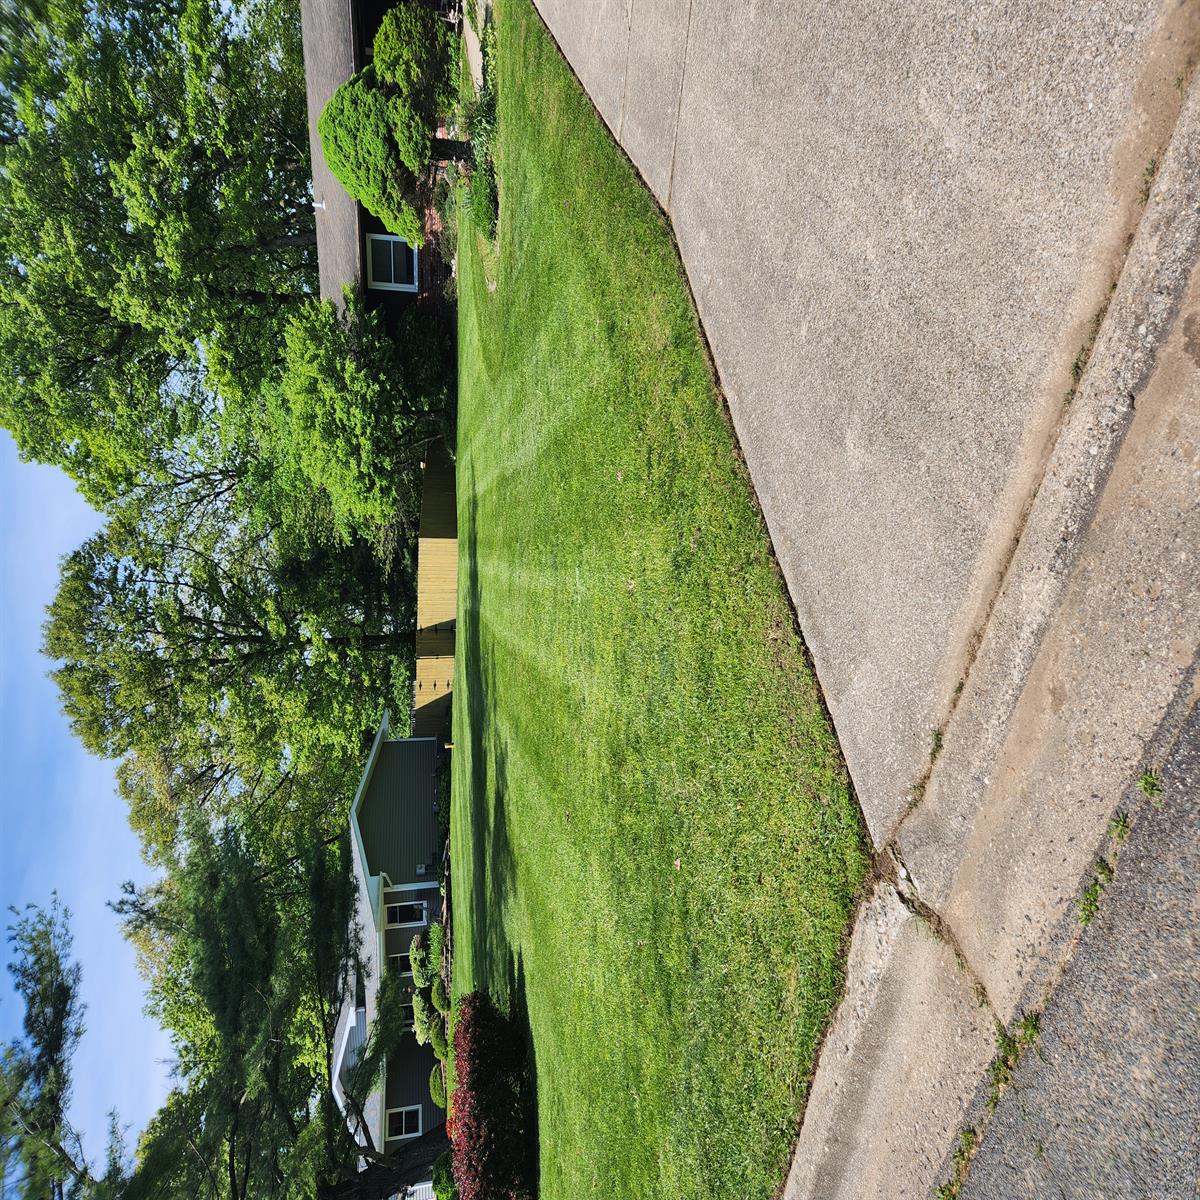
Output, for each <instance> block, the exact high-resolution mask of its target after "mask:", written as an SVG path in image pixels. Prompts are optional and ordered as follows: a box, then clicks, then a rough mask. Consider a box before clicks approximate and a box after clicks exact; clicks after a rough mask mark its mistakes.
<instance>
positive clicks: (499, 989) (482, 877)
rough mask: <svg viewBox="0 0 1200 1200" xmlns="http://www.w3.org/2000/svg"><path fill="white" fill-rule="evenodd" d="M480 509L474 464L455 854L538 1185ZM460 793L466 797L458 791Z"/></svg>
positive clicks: (532, 1055) (467, 530)
mask: <svg viewBox="0 0 1200 1200" xmlns="http://www.w3.org/2000/svg"><path fill="white" fill-rule="evenodd" d="M477 512H478V502H477V500H476V495H475V475H474V469H473V468H472V470H471V477H470V486H469V487H468V488H467V490H466V504H465V511H464V512H463V513H462V514H460V515H461V516H463V517H465V520H460V525H459V542H458V546H459V555H460V556H461V561H462V563H463V566H464V571H463V594H462V596H461V604H460V606H459V613H460V618H459V626H458V633H459V637H460V645H461V646H462V651H463V653H462V658H461V662H462V671H463V679H462V681H461V682H460V684H459V699H458V703H459V704H463V703H464V702H465V705H466V712H467V744H468V747H469V750H468V753H469V755H470V777H469V780H468V783H467V788H466V796H465V799H466V801H467V803H468V805H469V811H470V817H469V820H468V822H467V828H469V829H470V832H471V845H470V847H469V854H467V855H463V854H460V856H459V861H460V863H464V864H465V865H466V866H467V868H468V869H469V871H470V879H471V902H470V905H469V915H468V918H467V919H468V920H469V922H470V927H469V931H468V932H469V939H470V943H471V952H472V960H473V962H474V963H475V975H476V978H475V986H476V987H485V988H486V989H487V991H488V993H489V994H490V995H491V997H492V1000H493V1002H494V1003H495V1005H496V1007H497V1008H498V1009H499V1010H500V1011H501V1012H504V1013H505V1014H506V1015H507V1018H508V1021H509V1023H510V1025H511V1028H512V1032H513V1036H514V1039H516V1040H517V1041H518V1042H519V1043H520V1054H521V1057H522V1058H523V1060H524V1067H525V1069H524V1071H523V1075H524V1081H523V1089H522V1096H521V1102H520V1104H519V1105H518V1109H519V1111H518V1112H517V1113H515V1114H514V1120H515V1123H516V1126H517V1128H515V1129H514V1130H513V1134H514V1135H515V1136H519V1137H520V1138H521V1140H522V1141H523V1142H524V1143H525V1144H526V1148H527V1152H528V1156H529V1163H530V1171H531V1174H530V1179H531V1180H532V1181H533V1183H534V1186H535V1189H536V1181H537V1179H538V1178H539V1166H540V1164H539V1139H538V1120H537V1113H538V1104H537V1061H536V1049H535V1046H534V1040H533V1030H532V1026H531V1024H530V1020H529V1009H528V1004H527V1002H526V995H525V967H524V962H523V960H522V958H521V956H520V954H519V953H518V952H517V951H516V950H515V949H514V948H513V946H512V945H511V943H510V942H509V940H508V937H507V934H506V932H505V927H504V913H505V909H506V907H507V906H508V905H509V904H510V903H511V902H512V900H513V899H514V897H515V894H516V861H515V858H514V855H513V848H512V842H511V840H510V838H509V827H508V748H507V743H506V741H505V739H504V738H503V736H502V735H501V734H500V732H499V730H498V729H497V728H496V727H495V725H494V724H493V723H492V721H491V714H492V712H493V711H494V707H493V706H494V702H495V697H494V686H495V684H494V681H495V669H494V662H493V658H492V654H491V650H490V647H488V648H485V646H484V639H483V630H482V619H481V607H480V604H481V599H482V582H481V580H480V576H479V563H478V528H477V524H476V518H477ZM459 795H460V796H463V791H461V790H460V792H459ZM460 894H461V889H460Z"/></svg>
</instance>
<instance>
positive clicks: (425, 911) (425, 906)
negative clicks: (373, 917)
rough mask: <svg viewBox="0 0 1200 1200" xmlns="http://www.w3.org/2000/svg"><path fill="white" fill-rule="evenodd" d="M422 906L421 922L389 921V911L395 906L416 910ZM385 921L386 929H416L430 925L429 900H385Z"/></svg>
mask: <svg viewBox="0 0 1200 1200" xmlns="http://www.w3.org/2000/svg"><path fill="white" fill-rule="evenodd" d="M417 905H420V906H421V919H420V920H419V921H389V920H388V911H387V910H388V909H389V908H392V907H393V906H395V907H397V908H399V907H401V906H403V907H405V908H415V907H416V906H417ZM383 919H384V926H383V927H384V929H416V928H418V927H419V926H422V925H428V924H429V901H428V900H384V902H383Z"/></svg>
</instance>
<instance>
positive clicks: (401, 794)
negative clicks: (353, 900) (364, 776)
mask: <svg viewBox="0 0 1200 1200" xmlns="http://www.w3.org/2000/svg"><path fill="white" fill-rule="evenodd" d="M437 753H438V751H437V741H436V740H435V739H433V738H428V739H425V738H406V739H402V740H399V741H394V742H384V743H383V745H382V746H380V748H379V757H378V758H377V759H376V762H375V769H374V771H372V773H371V779H370V782H369V783H368V784H367V791H366V794H365V795H364V796H363V801H362V805H361V806H360V808H359V810H358V827H359V831H360V832H361V834H362V841H363V850H364V851H365V853H366V856H367V869H368V870H369V871H370V873H371V874H372V875H379V874H381V873H386V874H387V876H388V878H389V879H390V880H391V881H392V883H419V882H424V881H425V880H426V879H429V878H430V877H431V876H432V879H433V881H434V883H435V886H436V879H437V876H436V873H435V872H436V861H437V840H438V828H437V813H436V812H435V810H434V805H435V804H436V802H437ZM421 863H423V864H425V865H426V866H427V867H428V868H429V872H430V874H429V875H426V876H420V875H418V874H417V866H418V864H421Z"/></svg>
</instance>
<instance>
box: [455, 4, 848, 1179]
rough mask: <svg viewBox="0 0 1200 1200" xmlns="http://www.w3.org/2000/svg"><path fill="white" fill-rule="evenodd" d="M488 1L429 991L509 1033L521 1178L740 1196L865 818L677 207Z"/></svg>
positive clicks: (772, 1132) (779, 1152) (778, 1131)
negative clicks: (492, 185) (491, 62)
mask: <svg viewBox="0 0 1200 1200" xmlns="http://www.w3.org/2000/svg"><path fill="white" fill-rule="evenodd" d="M497 21H498V23H497V31H498V32H497V64H496V69H497V83H498V94H499V131H498V139H497V143H496V160H497V169H498V177H499V184H500V196H501V215H500V223H499V233H498V245H497V246H496V247H491V246H484V245H482V244H481V239H480V238H479V237H478V235H477V234H476V233H475V232H474V231H473V230H471V229H470V228H469V225H467V224H465V223H464V226H463V228H462V230H461V233H460V240H459V246H460V251H459V374H460V384H459V386H460V396H459V445H458V494H459V538H460V542H459V544H460V583H459V628H458V662H457V664H456V689H457V690H456V704H455V713H454V721H455V736H454V743H455V747H456V749H455V755H456V762H455V771H454V799H453V816H452V854H453V859H454V862H453V870H454V879H455V887H456V908H455V926H456V927H455V946H456V956H455V980H454V985H455V991H456V994H459V995H461V994H463V993H465V992H468V991H470V990H472V989H474V988H476V987H486V988H487V989H488V990H489V991H491V993H492V994H493V996H495V997H496V999H497V1001H498V1002H499V1003H500V1004H501V1005H502V1006H504V1007H507V1008H508V1009H509V1010H510V1012H512V1013H514V1014H515V1015H517V1016H518V1017H519V1018H520V1020H521V1021H522V1022H523V1023H525V1025H526V1027H527V1029H528V1032H529V1036H530V1046H531V1056H532V1067H533V1071H534V1077H535V1081H536V1088H537V1105H538V1122H539V1142H540V1146H539V1149H540V1175H541V1189H540V1190H541V1195H542V1196H543V1197H545V1198H546V1200H552V1198H557V1197H564V1198H566V1197H570V1198H572V1200H575V1198H577V1197H582V1196H588V1195H603V1196H610V1195H617V1194H619V1195H623V1196H631V1197H632V1196H644V1197H659V1196H661V1197H664V1198H665V1197H668V1196H670V1197H690V1196H696V1197H699V1196H706V1197H707V1196H713V1195H722V1196H724V1195H739V1196H747V1197H763V1198H765V1197H767V1196H769V1195H771V1194H772V1193H773V1192H774V1191H775V1190H776V1189H777V1187H778V1186H779V1183H780V1181H781V1180H782V1178H783V1174H784V1172H785V1170H786V1166H787V1160H788V1156H789V1154H790V1152H791V1149H792V1144H793V1140H794V1135H795V1129H796V1120H797V1115H798V1113H799V1110H800V1107H801V1105H802V1104H803V1099H804V1096H805V1093H806V1089H807V1086H808V1082H809V1079H810V1077H811V1073H812V1069H813V1065H814V1058H815V1053H816V1048H817V1046H818V1044H819V1040H820V1037H821V1035H822V1033H823V1032H824V1029H825V1028H826V1026H827V1024H828V1021H829V1018H830V1015H831V1012H832V1010H833V1007H834V1005H835V1004H836V1002H837V999H838V997H839V995H840V989H841V982H842V979H841V976H842V950H843V946H844V939H845V936H846V932H847V926H848V922H849V920H850V917H851V914H852V906H853V899H854V896H855V893H856V890H857V888H858V886H859V884H860V882H861V880H862V878H863V876H864V874H865V872H866V869H867V859H866V855H865V853H864V848H863V840H862V833H861V829H860V825H859V819H858V814H857V810H856V808H855V805H854V802H853V798H852V796H851V794H850V790H849V784H848V781H847V777H846V772H845V768H844V766H843V764H842V761H841V757H840V754H839V752H838V748H837V744H836V741H835V739H834V736H833V733H832V730H831V728H830V726H829V723H828V719H827V717H826V715H825V713H824V710H823V707H822V705H821V702H820V698H819V696H818V693H817V690H816V685H815V682H814V680H813V678H812V676H811V672H810V671H809V668H808V666H807V664H806V661H805V656H804V651H803V646H802V644H801V643H800V641H799V639H798V638H797V637H796V636H795V634H794V629H793V620H792V615H791V610H790V608H789V605H788V601H787V599H786V596H785V595H784V592H783V589H782V585H781V582H780V580H779V578H778V575H777V573H776V571H775V568H774V564H773V561H772V558H771V553H770V546H769V544H768V541H767V537H766V533H765V530H764V528H763V525H762V521H761V518H760V516H759V514H758V511H757V507H756V505H755V503H754V500H753V496H752V493H751V490H750V484H749V481H748V479H747V476H746V473H745V471H744V469H743V468H742V467H741V465H740V463H739V461H738V457H737V454H736V452H735V449H734V445H733V442H732V436H731V432H730V429H729V424H728V421H727V419H726V416H725V413H724V410H723V408H722V405H721V400H720V397H719V395H718V393H717V391H716V388H715V385H714V382H713V379H712V376H711V374H710V371H709V367H708V364H707V361H706V358H705V354H704V349H703V343H702V339H701V336H700V332H699V328H698V325H697V321H696V316H695V311H694V308H693V305H692V302H691V299H690V296H689V294H688V291H687V288H686V284H685V282H684V278H683V274H682V270H681V268H680V266H679V262H678V257H677V254H676V252H675V248H674V245H673V243H672V241H671V238H670V233H669V230H668V228H667V227H666V224H665V222H664V220H663V218H662V216H661V214H660V212H659V210H658V209H657V207H656V206H655V204H654V201H653V200H652V198H651V197H650V195H649V193H648V192H647V191H646V190H645V188H644V187H643V186H642V184H641V182H640V181H639V180H638V178H637V176H636V175H635V173H634V172H633V170H632V168H631V167H630V166H629V164H628V161H627V160H626V159H625V158H624V156H623V154H622V153H621V151H620V150H619V148H618V147H617V146H616V145H615V143H614V142H613V141H612V139H611V137H610V135H609V134H608V131H607V130H606V129H605V127H604V126H603V124H602V123H601V122H600V120H599V118H598V117H597V116H596V114H595V112H594V110H593V109H592V107H591V104H590V102H589V101H588V100H587V98H586V96H585V95H584V94H583V92H582V90H581V89H580V88H579V86H578V84H577V82H576V81H575V79H574V78H573V76H572V75H571V73H570V71H569V69H568V68H567V66H566V65H565V63H564V62H563V61H562V59H561V57H560V56H559V54H558V52H557V50H556V49H555V48H554V46H553V44H552V42H551V40H550V38H549V37H548V35H547V34H546V32H545V30H544V28H543V27H542V25H541V22H540V20H539V18H538V17H537V15H536V13H535V12H534V11H533V9H532V7H531V6H530V5H529V4H528V2H527V0H510V2H508V3H505V4H503V5H502V6H501V7H500V9H499V11H498V13H497ZM461 211H462V212H463V213H464V216H463V218H462V219H463V220H464V222H465V221H466V220H467V218H466V217H465V206H464V208H463V209H462V210H461Z"/></svg>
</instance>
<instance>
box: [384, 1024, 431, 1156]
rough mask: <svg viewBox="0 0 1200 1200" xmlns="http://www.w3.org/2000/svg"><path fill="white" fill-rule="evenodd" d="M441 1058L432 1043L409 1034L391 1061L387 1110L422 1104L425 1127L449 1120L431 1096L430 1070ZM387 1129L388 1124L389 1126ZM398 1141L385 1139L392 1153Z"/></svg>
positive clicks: (422, 1124)
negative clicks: (421, 1044)
mask: <svg viewBox="0 0 1200 1200" xmlns="http://www.w3.org/2000/svg"><path fill="white" fill-rule="evenodd" d="M436 1061H437V1059H436V1057H435V1056H434V1053H433V1047H432V1046H419V1045H417V1039H416V1038H415V1037H411V1036H410V1037H406V1038H404V1040H403V1041H402V1042H401V1043H400V1045H399V1047H398V1048H397V1050H396V1052H395V1053H394V1054H392V1055H391V1056H389V1058H388V1062H387V1089H386V1093H385V1095H386V1101H387V1102H386V1104H385V1105H384V1109H385V1111H386V1109H389V1108H405V1107H407V1106H408V1105H412V1104H419V1105H420V1106H421V1128H422V1129H424V1130H426V1131H428V1130H430V1129H434V1128H436V1127H437V1126H438V1125H442V1124H444V1123H445V1120H446V1114H445V1113H444V1112H443V1111H442V1110H441V1109H440V1108H438V1106H437V1105H436V1104H434V1102H433V1098H432V1097H431V1096H430V1095H429V1073H430V1072H431V1071H432V1070H433V1064H434V1063H435V1062H436ZM385 1128H386V1127H385ZM399 1144H400V1143H398V1142H394V1141H393V1142H385V1143H384V1150H385V1153H386V1152H390V1151H392V1150H394V1149H395V1148H396V1146H397V1145H399Z"/></svg>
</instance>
